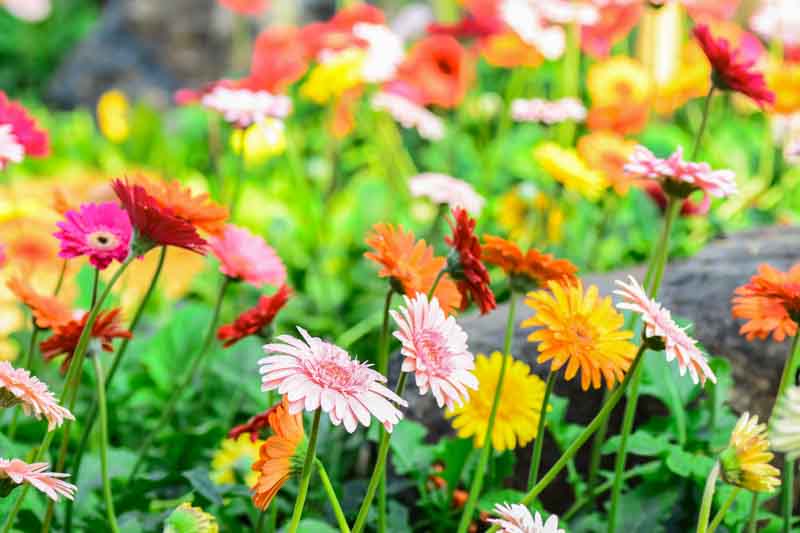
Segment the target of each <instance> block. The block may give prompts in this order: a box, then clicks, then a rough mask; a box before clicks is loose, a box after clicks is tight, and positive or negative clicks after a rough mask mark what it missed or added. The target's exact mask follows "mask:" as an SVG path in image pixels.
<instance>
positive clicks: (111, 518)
mask: <svg viewBox="0 0 800 533" xmlns="http://www.w3.org/2000/svg"><path fill="white" fill-rule="evenodd" d="M92 362H93V363H94V372H95V381H97V403H98V405H99V406H100V411H99V415H100V475H101V478H102V480H103V498H104V499H105V503H106V517H107V518H108V526H109V529H111V531H112V533H118V531H119V526H118V525H117V515H116V513H115V512H114V497H113V496H112V495H111V478H109V477H108V413H107V412H106V387H105V379H104V378H103V367H102V366H101V364H100V357H98V356H97V355H95V356H94V357H92Z"/></svg>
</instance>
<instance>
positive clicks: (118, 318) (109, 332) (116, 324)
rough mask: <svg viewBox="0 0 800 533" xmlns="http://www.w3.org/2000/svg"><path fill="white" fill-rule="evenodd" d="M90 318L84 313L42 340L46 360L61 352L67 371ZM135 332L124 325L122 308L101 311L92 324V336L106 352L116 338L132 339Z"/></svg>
mask: <svg viewBox="0 0 800 533" xmlns="http://www.w3.org/2000/svg"><path fill="white" fill-rule="evenodd" d="M88 319H89V313H84V315H83V317H82V318H81V319H80V320H70V321H69V322H67V323H66V324H61V325H59V326H58V327H56V328H55V329H54V330H53V334H52V335H51V336H50V338H48V339H46V340H44V341H42V342H41V344H40V345H39V347H40V348H41V350H42V356H43V357H44V358H45V360H46V361H52V360H53V359H55V358H56V357H58V356H59V355H61V354H65V355H66V357H65V358H64V360H63V361H62V363H61V371H62V372H66V371H67V369H68V368H69V365H70V363H71V362H72V356H73V355H74V354H75V349H76V348H77V347H78V341H79V339H80V337H81V332H83V328H84V327H85V326H86V321H87V320H88ZM131 337H133V334H132V333H131V332H130V331H128V330H127V329H125V328H124V327H123V326H122V310H121V309H119V308H117V309H112V310H110V311H101V312H100V313H99V314H98V315H97V318H96V319H95V321H94V325H93V326H92V333H91V338H92V339H94V340H96V341H98V342H99V343H100V347H101V348H102V349H103V350H104V351H106V352H113V351H114V346H113V344H112V343H113V341H114V339H130V338H131Z"/></svg>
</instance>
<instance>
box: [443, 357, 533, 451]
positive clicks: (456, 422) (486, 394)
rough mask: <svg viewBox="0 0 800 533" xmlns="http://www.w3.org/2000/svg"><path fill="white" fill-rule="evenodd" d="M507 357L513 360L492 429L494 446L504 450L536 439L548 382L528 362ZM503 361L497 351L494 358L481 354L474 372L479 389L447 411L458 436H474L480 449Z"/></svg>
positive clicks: (507, 373) (504, 381) (476, 359)
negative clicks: (465, 400)
mask: <svg viewBox="0 0 800 533" xmlns="http://www.w3.org/2000/svg"><path fill="white" fill-rule="evenodd" d="M507 357H508V358H509V359H510V360H509V361H508V364H507V367H506V375H505V378H504V380H503V392H502V393H501V395H500V403H499V404H498V406H497V416H496V418H495V422H494V428H493V429H492V447H493V448H494V449H495V450H497V451H500V452H502V451H504V450H513V449H514V448H516V447H518V446H519V447H523V446H525V445H526V444H528V443H529V442H530V441H531V440H533V439H534V438H536V431H537V429H538V426H539V416H540V415H541V409H542V401H543V400H544V389H545V384H544V382H543V381H542V380H541V379H539V376H537V375H536V374H531V369H530V367H529V366H528V365H526V364H525V363H523V362H522V361H517V360H516V359H514V358H513V357H512V356H511V355H508V356H507ZM502 363H503V355H502V354H501V353H500V352H494V353H493V354H492V355H491V357H486V356H485V355H483V354H478V356H477V357H476V358H475V371H474V374H475V377H477V378H478V390H477V391H470V395H469V400H468V401H467V402H466V403H465V404H464V405H463V406H461V407H456V408H455V409H451V410H448V411H447V412H446V413H445V416H446V417H447V418H452V419H453V420H452V422H451V423H452V425H453V429H455V430H456V432H457V433H458V436H459V437H461V438H469V437H472V438H473V441H474V443H475V447H476V448H482V447H483V440H484V436H485V435H486V428H487V424H488V422H489V413H490V412H491V410H492V402H493V401H494V394H495V390H496V389H497V380H498V379H499V377H500V366H501V365H502Z"/></svg>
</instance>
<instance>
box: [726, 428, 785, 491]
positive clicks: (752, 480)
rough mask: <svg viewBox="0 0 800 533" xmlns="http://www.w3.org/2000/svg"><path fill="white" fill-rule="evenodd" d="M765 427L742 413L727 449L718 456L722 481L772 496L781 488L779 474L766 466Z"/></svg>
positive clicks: (767, 446) (767, 448)
mask: <svg viewBox="0 0 800 533" xmlns="http://www.w3.org/2000/svg"><path fill="white" fill-rule="evenodd" d="M773 457H774V455H773V454H772V453H770V451H769V441H768V440H767V426H766V425H764V424H759V423H758V417H757V416H752V417H751V416H750V413H744V414H743V415H742V416H741V417H740V418H739V421H738V422H736V426H735V427H734V428H733V432H732V433H731V440H730V443H729V444H728V447H727V448H726V449H725V451H723V452H722V453H721V454H720V456H719V461H720V464H721V465H722V479H724V480H725V481H726V482H727V483H729V484H731V485H735V486H737V487H742V488H745V489H747V490H750V491H753V492H773V491H774V490H775V487H777V486H778V485H780V484H781V480H780V471H779V470H778V469H777V468H775V467H774V466H772V465H771V464H769V462H770V461H772V459H773Z"/></svg>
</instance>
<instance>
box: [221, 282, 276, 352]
mask: <svg viewBox="0 0 800 533" xmlns="http://www.w3.org/2000/svg"><path fill="white" fill-rule="evenodd" d="M291 294H292V290H291V289H290V288H289V287H288V286H286V285H281V287H280V288H279V289H278V292H276V293H275V294H273V295H272V296H261V297H260V298H259V299H258V303H257V304H256V305H255V307H252V308H250V309H248V310H247V311H245V312H244V313H242V314H241V315H239V316H238V317H237V318H236V320H234V321H233V322H232V323H231V324H225V325H223V326H221V327H220V328H219V330H218V331H217V338H218V339H219V340H221V341H223V343H224V346H225V348H229V347H231V346H233V345H234V344H236V343H237V342H239V341H240V340H242V339H244V338H246V337H250V336H251V335H264V334H265V333H266V330H267V329H268V328H269V326H270V325H271V324H272V321H273V320H275V316H276V315H277V314H278V311H280V310H281V309H283V306H284V305H286V302H287V301H288V300H289V297H290V296H291Z"/></svg>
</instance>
